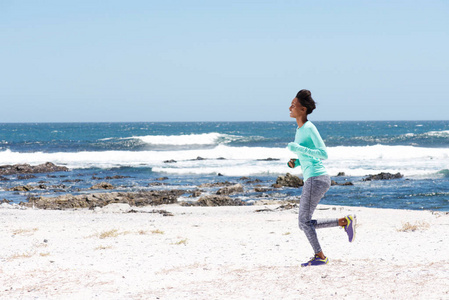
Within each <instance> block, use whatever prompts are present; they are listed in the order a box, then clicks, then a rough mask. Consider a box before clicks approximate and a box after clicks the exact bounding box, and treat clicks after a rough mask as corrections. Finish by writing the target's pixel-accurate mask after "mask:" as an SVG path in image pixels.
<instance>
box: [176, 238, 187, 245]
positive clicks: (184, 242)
mask: <svg viewBox="0 0 449 300" xmlns="http://www.w3.org/2000/svg"><path fill="white" fill-rule="evenodd" d="M173 245H187V239H183V240H180V241H178V242H176V243H173Z"/></svg>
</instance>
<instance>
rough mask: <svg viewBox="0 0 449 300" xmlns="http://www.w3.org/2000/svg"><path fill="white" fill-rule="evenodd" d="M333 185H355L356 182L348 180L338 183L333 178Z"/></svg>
mask: <svg viewBox="0 0 449 300" xmlns="http://www.w3.org/2000/svg"><path fill="white" fill-rule="evenodd" d="M333 185H342V186H349V185H354V184H353V183H352V182H350V181H347V182H344V183H338V182H336V181H335V180H331V186H333Z"/></svg>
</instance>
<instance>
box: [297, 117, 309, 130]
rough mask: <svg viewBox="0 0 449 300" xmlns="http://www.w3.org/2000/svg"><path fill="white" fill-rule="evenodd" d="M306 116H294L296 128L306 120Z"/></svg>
mask: <svg viewBox="0 0 449 300" xmlns="http://www.w3.org/2000/svg"><path fill="white" fill-rule="evenodd" d="M307 121H308V120H307V116H301V117H298V118H296V123H297V124H298V128H301V127H302V125H304V124H305V123H306V122H307Z"/></svg>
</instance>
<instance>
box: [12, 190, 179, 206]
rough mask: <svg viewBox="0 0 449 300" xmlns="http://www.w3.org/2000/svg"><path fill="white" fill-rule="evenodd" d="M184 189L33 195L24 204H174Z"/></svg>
mask: <svg viewBox="0 0 449 300" xmlns="http://www.w3.org/2000/svg"><path fill="white" fill-rule="evenodd" d="M184 193H185V191H183V190H168V191H140V192H129V193H124V192H111V193H94V194H88V195H71V194H66V195H62V196H59V197H31V198H29V199H28V200H29V201H28V203H23V202H22V203H21V204H22V205H24V206H28V207H33V206H34V207H36V208H42V209H73V208H90V209H93V208H95V207H103V206H105V205H108V204H110V203H128V204H129V205H131V206H146V205H161V204H172V203H176V202H177V201H178V197H179V196H180V195H182V194H184Z"/></svg>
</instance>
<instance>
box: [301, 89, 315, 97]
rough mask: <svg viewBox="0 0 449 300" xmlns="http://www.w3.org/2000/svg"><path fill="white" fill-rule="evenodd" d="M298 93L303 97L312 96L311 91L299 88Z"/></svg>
mask: <svg viewBox="0 0 449 300" xmlns="http://www.w3.org/2000/svg"><path fill="white" fill-rule="evenodd" d="M298 94H301V96H303V97H312V93H311V92H310V91H309V90H300V91H299V92H298Z"/></svg>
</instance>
